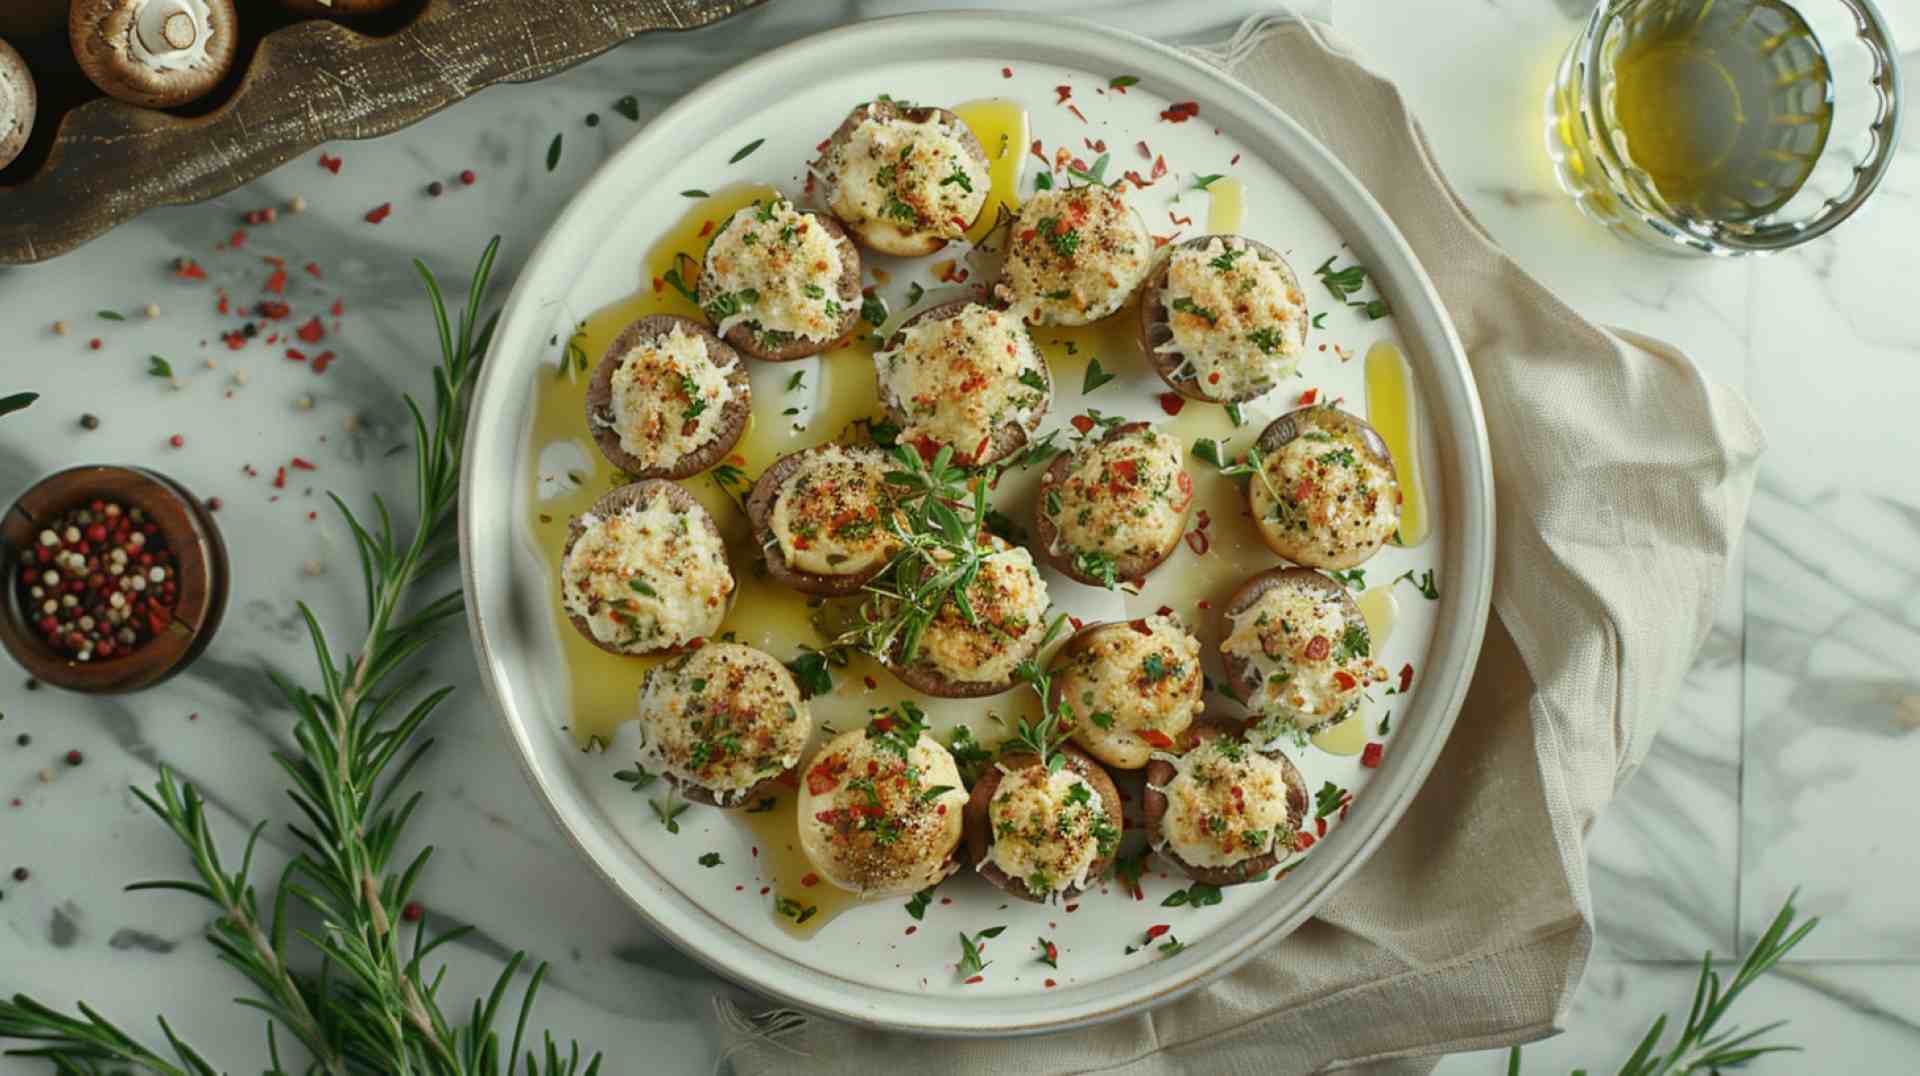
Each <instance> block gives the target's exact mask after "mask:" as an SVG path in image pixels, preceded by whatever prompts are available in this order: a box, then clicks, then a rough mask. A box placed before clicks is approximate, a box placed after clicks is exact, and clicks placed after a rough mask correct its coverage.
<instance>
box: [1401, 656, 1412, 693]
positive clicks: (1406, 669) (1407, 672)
mask: <svg viewBox="0 0 1920 1076" xmlns="http://www.w3.org/2000/svg"><path fill="white" fill-rule="evenodd" d="M1412 686H1413V662H1411V661H1409V662H1407V663H1406V664H1405V665H1402V666H1400V693H1401V694H1403V695H1404V694H1406V691H1407V689H1408V688H1410V687H1412Z"/></svg>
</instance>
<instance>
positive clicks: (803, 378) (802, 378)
mask: <svg viewBox="0 0 1920 1076" xmlns="http://www.w3.org/2000/svg"><path fill="white" fill-rule="evenodd" d="M806 383H807V372H806V371H805V370H795V371H794V372H793V376H792V377H789V378H787V391H788V392H797V391H799V389H800V387H801V386H803V385H805V384H806Z"/></svg>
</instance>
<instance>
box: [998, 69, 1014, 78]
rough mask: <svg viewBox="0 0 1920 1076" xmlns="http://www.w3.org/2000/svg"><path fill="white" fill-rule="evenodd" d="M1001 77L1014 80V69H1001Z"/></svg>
mask: <svg viewBox="0 0 1920 1076" xmlns="http://www.w3.org/2000/svg"><path fill="white" fill-rule="evenodd" d="M1000 77H1001V78H1012V77H1013V68H1011V67H1003V68H1001V69H1000Z"/></svg>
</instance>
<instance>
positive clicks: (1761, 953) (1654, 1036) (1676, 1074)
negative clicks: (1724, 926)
mask: <svg viewBox="0 0 1920 1076" xmlns="http://www.w3.org/2000/svg"><path fill="white" fill-rule="evenodd" d="M1798 895H1799V893H1798V891H1797V890H1796V891H1795V892H1794V893H1793V894H1791V895H1789V896H1788V897H1787V902H1786V903H1785V904H1783V905H1781V907H1780V911H1779V913H1778V914H1776V915H1775V916H1774V917H1773V922H1772V923H1771V924H1769V925H1768V927H1767V929H1766V932H1765V933H1763V934H1761V935H1760V939H1759V940H1758V941H1756V942H1754V943H1753V948H1752V949H1749V950H1748V951H1747V956H1746V959H1745V960H1743V961H1741V962H1740V968H1739V970H1738V971H1735V972H1734V974H1733V979H1732V980H1731V981H1729V982H1728V983H1727V984H1726V988H1725V989H1724V990H1722V989H1721V984H1720V973H1719V972H1717V971H1714V970H1713V953H1712V952H1711V951H1709V952H1707V953H1706V954H1705V955H1703V956H1702V957H1701V958H1700V980H1699V982H1698V983H1697V984H1696V985H1695V986H1694V989H1693V1004H1692V1006H1690V1007H1689V1009H1688V1010H1687V1022H1686V1025H1685V1026H1684V1027H1683V1028H1681V1030H1680V1038H1679V1039H1678V1040H1677V1041H1676V1042H1675V1043H1674V1044H1673V1047H1672V1048H1671V1049H1669V1050H1665V1051H1659V1046H1660V1038H1661V1036H1662V1035H1663V1034H1664V1033H1665V1032H1666V1029H1667V1017H1666V1015H1665V1014H1662V1015H1661V1016H1660V1018H1659V1019H1657V1020H1655V1021H1654V1022H1653V1026H1652V1027H1650V1028H1648V1029H1647V1033H1646V1035H1645V1036H1644V1037H1643V1038H1642V1039H1641V1040H1640V1043H1639V1045H1638V1046H1637V1047H1635V1048H1634V1051H1633V1054H1632V1055H1631V1056H1629V1057H1628V1058H1627V1060H1626V1062H1625V1063H1624V1064H1622V1065H1621V1066H1620V1076H1690V1074H1692V1073H1702V1072H1705V1073H1717V1072H1719V1071H1720V1070H1721V1069H1732V1068H1740V1067H1742V1066H1744V1065H1746V1063H1747V1062H1749V1061H1752V1060H1753V1059H1754V1058H1757V1057H1762V1056H1765V1055H1767V1054H1777V1053H1788V1052H1797V1051H1798V1050H1799V1049H1800V1047H1798V1046H1790V1045H1785V1044H1767V1045H1756V1044H1755V1042H1754V1040H1756V1039H1758V1038H1759V1037H1760V1036H1762V1035H1765V1034H1767V1033H1768V1032H1770V1031H1774V1030H1776V1029H1778V1028H1780V1027H1781V1026H1782V1025H1784V1024H1785V1023H1786V1021H1785V1020H1775V1021H1774V1022H1773V1023H1771V1024H1767V1025H1765V1026H1762V1027H1757V1028H1754V1029H1753V1030H1752V1031H1742V1030H1740V1029H1739V1028H1737V1027H1730V1028H1727V1029H1726V1030H1725V1031H1715V1030H1714V1029H1715V1028H1716V1027H1718V1026H1719V1024H1720V1021H1721V1020H1722V1019H1723V1018H1724V1017H1725V1016H1726V1015H1727V1011H1728V1010H1729V1009H1731V1008H1732V1007H1733V1003H1734V1002H1735V1001H1736V1000H1738V999H1739V997H1740V994H1741V992H1743V991H1745V990H1746V988H1747V987H1749V986H1752V985H1753V984H1754V981H1755V980H1757V979H1759V978H1760V977H1761V976H1762V975H1765V974H1766V973H1767V972H1768V971H1770V970H1772V968H1773V966H1774V965H1775V964H1778V963H1779V962H1780V960H1781V958H1782V957H1785V956H1786V955H1787V953H1789V952H1790V951H1792V949H1793V947H1794V946H1796V945H1799V944H1800V943H1801V942H1802V941H1804V940H1805V939H1806V936H1807V935H1808V934H1809V933H1810V932H1812V930H1813V928H1814V927H1816V926H1819V925H1820V920H1819V919H1818V918H1813V919H1809V920H1807V921H1806V922H1804V923H1801V924H1800V925H1799V926H1798V927H1795V926H1794V920H1795V918H1796V917H1797V913H1796V912H1795V911H1794V908H1793V898H1794V897H1795V896H1798ZM1507 1072H1508V1074H1509V1076H1519V1073H1520V1048H1519V1047H1518V1046H1515V1047H1514V1048H1513V1049H1512V1050H1510V1051H1508V1053H1507ZM1586 1074H1587V1070H1586V1069H1575V1070H1574V1072H1573V1076H1586Z"/></svg>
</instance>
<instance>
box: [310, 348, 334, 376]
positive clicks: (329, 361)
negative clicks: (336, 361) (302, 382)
mask: <svg viewBox="0 0 1920 1076" xmlns="http://www.w3.org/2000/svg"><path fill="white" fill-rule="evenodd" d="M331 365H333V352H331V351H322V352H321V353H320V354H318V355H315V356H314V357H313V372H314V373H316V374H324V373H326V372H327V367H329V366H331Z"/></svg>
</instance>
